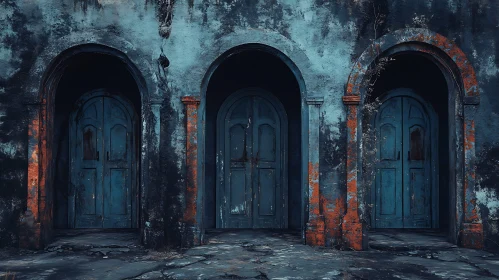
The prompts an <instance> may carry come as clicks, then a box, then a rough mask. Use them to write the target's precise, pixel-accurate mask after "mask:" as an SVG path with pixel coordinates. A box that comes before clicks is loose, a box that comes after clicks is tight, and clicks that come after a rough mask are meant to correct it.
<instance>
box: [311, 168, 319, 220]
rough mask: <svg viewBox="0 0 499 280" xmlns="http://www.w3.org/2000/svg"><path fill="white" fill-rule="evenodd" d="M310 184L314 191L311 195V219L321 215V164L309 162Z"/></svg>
mask: <svg viewBox="0 0 499 280" xmlns="http://www.w3.org/2000/svg"><path fill="white" fill-rule="evenodd" d="M308 185H309V189H310V190H311V191H312V192H311V193H310V194H309V195H310V196H309V207H310V213H311V217H310V218H311V219H312V220H313V219H316V218H317V217H318V216H319V215H320V206H319V204H320V199H319V164H318V163H312V162H309V163H308Z"/></svg>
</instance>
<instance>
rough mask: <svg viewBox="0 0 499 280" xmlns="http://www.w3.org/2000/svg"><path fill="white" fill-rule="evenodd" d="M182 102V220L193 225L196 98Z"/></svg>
mask: <svg viewBox="0 0 499 280" xmlns="http://www.w3.org/2000/svg"><path fill="white" fill-rule="evenodd" d="M182 102H184V103H185V104H186V105H187V114H186V115H187V131H186V166H187V174H186V185H187V186H186V194H185V195H186V203H185V204H186V205H185V207H186V209H185V211H184V216H183V220H184V222H185V223H187V224H189V225H195V224H196V223H197V221H196V215H197V191H198V185H197V163H198V162H197V149H198V146H197V121H198V114H197V106H198V105H199V102H198V101H197V98H195V97H191V96H186V97H183V98H182Z"/></svg>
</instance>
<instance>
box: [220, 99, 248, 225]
mask: <svg viewBox="0 0 499 280" xmlns="http://www.w3.org/2000/svg"><path fill="white" fill-rule="evenodd" d="M251 110H252V104H251V98H243V99H241V100H239V101H238V102H237V103H236V104H234V106H233V108H231V110H229V112H228V113H227V117H226V121H225V122H224V124H225V135H224V137H225V143H227V144H228V145H226V146H225V156H224V158H225V162H228V163H229V164H230V165H229V166H228V167H229V168H228V170H227V171H228V172H226V173H225V182H226V184H225V187H226V189H225V194H226V197H227V198H228V199H229V201H228V202H227V203H226V206H225V207H228V208H229V209H225V211H226V212H227V213H228V215H227V227H229V228H247V227H251V211H252V207H251V164H250V161H249V160H250V157H251V150H252V146H251V144H250V143H251V141H252V135H251V133H249V131H251V130H250V126H251Z"/></svg>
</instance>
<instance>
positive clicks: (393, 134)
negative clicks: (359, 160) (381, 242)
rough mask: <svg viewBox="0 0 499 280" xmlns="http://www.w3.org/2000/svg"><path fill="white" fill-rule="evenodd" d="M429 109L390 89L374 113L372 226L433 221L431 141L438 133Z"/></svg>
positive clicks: (424, 224)
mask: <svg viewBox="0 0 499 280" xmlns="http://www.w3.org/2000/svg"><path fill="white" fill-rule="evenodd" d="M427 111H428V110H427V109H426V108H425V106H424V105H423V104H422V103H421V102H419V101H418V100H416V99H415V98H413V97H411V96H408V95H400V96H397V95H396V94H395V95H394V94H392V97H390V98H388V99H387V100H386V101H384V102H383V104H382V105H381V106H380V109H379V111H378V114H377V117H376V131H377V135H376V136H377V151H376V156H377V168H376V179H375V182H374V184H375V188H374V204H375V205H374V212H375V213H374V223H373V227H375V228H429V227H431V226H432V213H431V211H432V209H433V210H434V209H435V208H436V205H434V204H435V202H434V200H432V195H434V194H432V192H435V191H436V190H435V189H434V187H435V186H434V181H435V180H434V179H433V178H432V176H435V173H434V172H433V173H432V172H431V166H432V160H431V157H432V151H431V147H432V146H435V143H432V141H436V137H431V126H432V123H431V119H430V118H429V116H428V114H427ZM434 121H435V120H434ZM432 187H433V189H432Z"/></svg>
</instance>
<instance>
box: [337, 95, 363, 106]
mask: <svg viewBox="0 0 499 280" xmlns="http://www.w3.org/2000/svg"><path fill="white" fill-rule="evenodd" d="M341 99H342V100H343V104H345V105H347V106H359V104H360V96H358V95H344V96H343V97H342V98H341Z"/></svg>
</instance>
